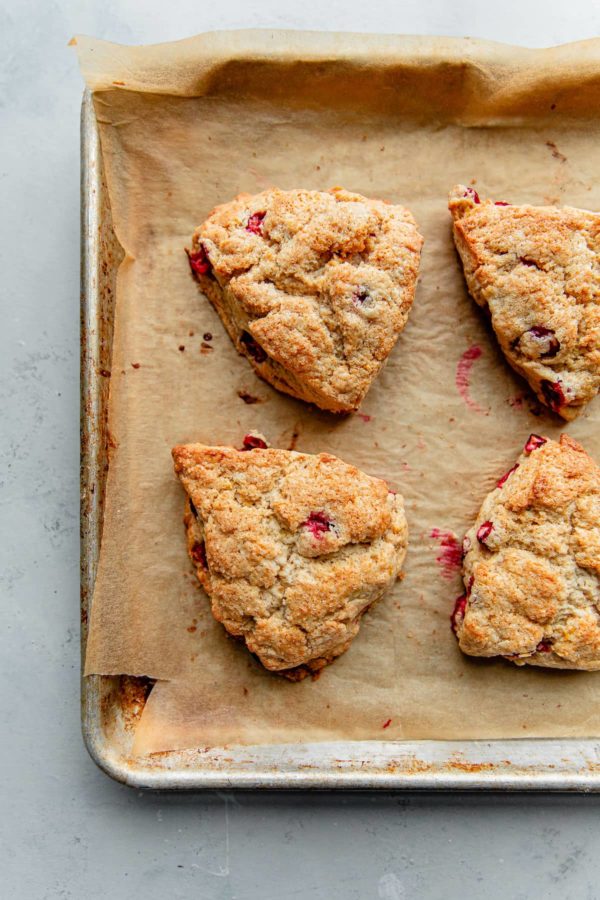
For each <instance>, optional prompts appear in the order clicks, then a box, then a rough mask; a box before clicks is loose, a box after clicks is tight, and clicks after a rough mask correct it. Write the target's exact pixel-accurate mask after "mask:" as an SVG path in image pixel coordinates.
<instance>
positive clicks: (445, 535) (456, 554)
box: [430, 528, 462, 581]
mask: <svg viewBox="0 0 600 900" xmlns="http://www.w3.org/2000/svg"><path fill="white" fill-rule="evenodd" d="M430 537H432V538H435V539H436V540H437V541H439V542H440V553H439V554H438V556H436V558H435V561H436V563H437V564H438V566H439V567H440V569H441V573H440V574H441V576H442V578H446V579H447V580H448V581H450V580H451V579H452V578H454V576H455V574H456V572H457V571H458V570H459V569H460V567H461V565H462V544H461V542H460V541H459V540H458V538H457V537H456V535H455V534H454V533H453V532H452V531H442V530H441V529H439V528H432V529H431V534H430Z"/></svg>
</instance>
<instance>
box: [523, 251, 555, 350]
mask: <svg viewBox="0 0 600 900" xmlns="http://www.w3.org/2000/svg"><path fill="white" fill-rule="evenodd" d="M527 265H529V263H528V264H527ZM523 338H526V341H527V342H529V341H531V340H533V342H534V346H535V347H536V349H537V351H538V355H539V357H540V359H551V358H552V357H553V356H556V354H557V353H558V351H559V350H560V341H559V340H558V338H557V337H556V333H555V332H554V331H553V330H552V328H545V327H544V325H534V326H533V328H530V329H529V331H525V332H524V333H523V334H522V335H521V337H520V338H519V341H522V340H523Z"/></svg>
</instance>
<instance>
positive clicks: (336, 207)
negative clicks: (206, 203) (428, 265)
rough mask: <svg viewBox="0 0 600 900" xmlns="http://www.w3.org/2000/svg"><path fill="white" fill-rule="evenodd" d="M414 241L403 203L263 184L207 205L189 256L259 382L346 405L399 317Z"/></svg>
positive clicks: (407, 297)
mask: <svg viewBox="0 0 600 900" xmlns="http://www.w3.org/2000/svg"><path fill="white" fill-rule="evenodd" d="M422 243H423V239H422V237H421V235H420V234H419V232H418V231H417V226H416V224H415V221H414V219H413V217H412V216H411V214H410V213H409V212H408V210H406V209H404V208H403V207H402V206H392V205H391V204H389V203H384V202H383V201H381V200H368V199H367V198H366V197H362V196H361V195H360V194H351V193H349V192H348V191H345V190H343V189H342V188H332V189H331V190H330V191H305V190H295V191H280V190H268V191H264V192H263V193H261V194H256V195H254V196H251V195H250V194H240V195H239V196H238V197H236V198H235V200H232V201H231V202H230V203H225V204H224V205H223V206H217V208H216V209H214V210H213V212H212V213H211V214H210V216H209V217H208V219H207V220H206V221H205V222H204V223H203V224H202V225H201V226H200V227H199V228H197V229H196V231H195V232H194V235H193V238H192V249H191V251H188V257H189V260H190V266H191V268H192V271H193V272H194V274H195V275H196V278H197V279H198V281H199V282H200V286H201V288H202V290H203V291H204V293H205V294H206V296H207V297H208V298H209V300H210V301H211V302H212V304H213V305H214V307H215V309H216V310H217V312H218V313H219V315H220V317H221V319H222V320H223V324H224V325H225V328H226V329H227V331H228V333H229V336H230V337H231V339H232V341H233V343H234V344H235V346H236V349H237V351H238V353H241V354H243V355H244V356H246V357H247V358H248V360H249V361H250V363H251V365H252V367H253V368H254V370H255V371H256V372H257V373H258V374H259V375H260V376H261V377H262V378H264V379H265V381H268V382H269V384H272V385H273V387H276V388H278V389H279V390H280V391H283V392H284V393H286V394H291V395H292V397H298V398H299V399H300V400H306V401H309V402H311V403H315V404H316V405H317V406H319V407H321V409H326V410H330V411H332V412H351V411H352V410H356V409H358V407H359V405H360V403H361V401H362V399H363V398H364V396H365V394H366V393H367V391H368V389H369V387H370V385H371V382H372V381H373V379H374V378H375V377H376V375H377V373H378V372H379V370H380V369H381V367H382V365H383V364H384V362H385V361H386V359H387V357H388V356H389V354H390V352H391V350H392V348H393V346H394V344H395V343H396V340H397V339H398V335H399V334H400V332H401V331H402V329H403V328H404V326H405V324H406V320H407V318H408V313H409V310H410V308H411V305H412V302H413V296H414V292H415V283H416V279H417V273H418V269H419V258H420V252H421V245H422Z"/></svg>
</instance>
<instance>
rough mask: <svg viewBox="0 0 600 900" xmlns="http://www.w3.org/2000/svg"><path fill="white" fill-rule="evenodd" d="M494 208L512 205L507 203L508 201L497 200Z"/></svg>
mask: <svg viewBox="0 0 600 900" xmlns="http://www.w3.org/2000/svg"><path fill="white" fill-rule="evenodd" d="M494 206H510V203H507V202H506V200H495V201H494Z"/></svg>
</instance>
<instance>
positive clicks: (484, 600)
mask: <svg viewBox="0 0 600 900" xmlns="http://www.w3.org/2000/svg"><path fill="white" fill-rule="evenodd" d="M464 551H465V556H464V563H463V577H464V582H465V587H466V593H465V594H464V595H463V596H462V597H459V599H458V600H457V602H456V606H455V609H454V613H453V615H452V626H453V629H454V631H455V633H456V635H457V637H458V640H459V644H460V648H461V650H462V651H463V652H464V653H467V654H469V655H471V656H504V657H505V658H506V659H509V660H511V662H514V663H517V665H524V664H526V663H527V664H529V665H533V666H548V667H551V668H557V669H587V670H592V669H600V467H598V465H597V464H596V463H595V462H594V460H593V459H591V458H590V457H589V456H588V454H587V453H586V452H585V450H584V449H583V447H581V446H580V445H579V444H578V443H577V442H576V441H574V440H573V439H572V438H570V437H568V436H567V435H566V434H563V435H561V438H560V441H558V442H557V441H551V440H548V439H546V438H544V437H540V436H539V435H535V434H532V435H531V436H530V437H529V439H528V441H527V443H526V444H525V448H524V450H523V453H522V455H521V456H520V458H519V460H518V462H517V463H516V464H515V465H514V466H513V467H512V469H510V470H509V471H508V472H507V473H506V474H505V475H503V476H502V478H501V479H500V480H499V481H498V485H497V487H496V488H495V490H493V491H492V492H491V494H489V495H488V496H487V497H486V499H485V500H484V503H483V506H482V507H481V511H480V513H479V516H478V517H477V521H476V522H475V525H474V526H473V527H472V528H471V529H470V531H468V532H467V534H466V536H465V542H464Z"/></svg>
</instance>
